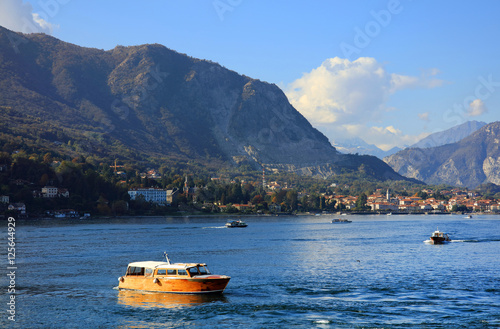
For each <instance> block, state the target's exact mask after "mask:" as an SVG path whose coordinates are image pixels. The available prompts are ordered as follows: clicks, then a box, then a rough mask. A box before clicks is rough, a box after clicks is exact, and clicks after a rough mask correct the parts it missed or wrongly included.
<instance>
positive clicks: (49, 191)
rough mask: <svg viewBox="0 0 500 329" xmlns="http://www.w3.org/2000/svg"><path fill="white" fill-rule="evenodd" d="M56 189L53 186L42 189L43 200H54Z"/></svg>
mask: <svg viewBox="0 0 500 329" xmlns="http://www.w3.org/2000/svg"><path fill="white" fill-rule="evenodd" d="M58 190H59V189H58V188H57V187H54V186H45V187H42V196H43V197H44V198H55V197H56V196H57V192H58Z"/></svg>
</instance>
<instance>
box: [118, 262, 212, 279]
mask: <svg viewBox="0 0 500 329" xmlns="http://www.w3.org/2000/svg"><path fill="white" fill-rule="evenodd" d="M210 274H211V273H210V270H209V269H208V267H207V265H206V264H199V263H176V264H169V263H167V262H154V261H146V262H135V263H130V264H129V265H128V267H127V273H126V276H145V277H181V278H192V277H195V276H200V275H210Z"/></svg>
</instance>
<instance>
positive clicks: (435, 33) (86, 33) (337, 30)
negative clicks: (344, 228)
mask: <svg viewBox="0 0 500 329" xmlns="http://www.w3.org/2000/svg"><path fill="white" fill-rule="evenodd" d="M498 13H500V2H498V1H494V0H490V1H479V2H472V1H439V2H436V1H425V0H385V1H359V0H351V1H335V0H332V1H326V0H324V1H322V0H318V1H309V2H306V1H293V0H288V1H281V0H277V1H263V0H207V1H201V0H200V1H194V0H182V1H181V0H179V1H171V0H147V1H126V0H125V1H96V0H87V1H81V0H36V1H35V0H31V1H22V0H1V2H0V25H3V26H5V27H7V28H10V29H13V30H16V31H22V32H33V30H35V27H36V30H37V31H41V32H45V33H50V34H52V35H53V36H55V37H57V38H59V39H61V40H63V41H67V42H71V43H74V44H77V45H81V46H86V47H95V48H101V49H105V50H108V49H112V48H114V47H115V46H116V45H125V46H127V45H138V44H144V43H159V44H163V45H165V46H166V47H168V48H171V49H174V50H176V51H178V52H181V53H186V54H188V55H190V56H193V57H197V58H202V59H209V60H212V61H215V62H218V63H220V64H221V65H223V66H225V67H227V68H229V69H231V70H234V71H237V72H238V73H240V74H245V75H247V76H250V77H252V78H256V79H260V80H264V81H267V82H270V83H275V84H277V85H279V86H280V87H281V88H282V89H283V91H284V92H285V93H286V94H287V96H288V98H289V100H290V102H291V103H292V104H293V105H294V106H295V108H296V109H297V110H298V111H300V112H301V113H302V114H303V115H304V116H305V117H306V118H307V119H308V120H309V121H310V122H311V123H312V124H313V126H315V127H316V128H318V129H319V130H320V131H322V132H323V133H324V134H325V135H326V136H327V137H328V138H329V139H330V140H332V141H334V140H335V141H338V140H339V139H345V138H350V137H360V138H362V139H364V140H365V141H366V142H368V143H370V144H375V145H377V146H379V147H381V148H383V149H388V148H391V147H393V146H399V147H402V146H404V145H410V144H412V143H414V142H416V141H418V139H420V138H422V137H424V136H426V135H427V134H429V133H432V132H436V131H441V130H444V129H447V128H450V127H452V126H454V125H457V124H460V123H463V122H465V121H468V120H478V121H486V122H492V121H496V120H498V114H497V113H498V108H499V107H500V65H499V60H498V59H499V58H500V42H498V32H500V19H498ZM28 20H31V22H32V23H33V24H28V23H26V22H27V21H28Z"/></svg>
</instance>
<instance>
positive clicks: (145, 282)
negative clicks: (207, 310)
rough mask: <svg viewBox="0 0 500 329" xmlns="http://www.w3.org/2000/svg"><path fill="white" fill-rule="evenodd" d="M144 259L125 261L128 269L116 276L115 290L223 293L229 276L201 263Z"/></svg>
mask: <svg viewBox="0 0 500 329" xmlns="http://www.w3.org/2000/svg"><path fill="white" fill-rule="evenodd" d="M165 258H166V261H164V262H157V261H144V262H133V263H130V264H128V267H127V272H126V274H125V275H124V276H121V277H119V278H118V281H119V284H118V289H128V290H142V291H154V292H168V293H181V294H206V293H222V292H223V291H224V289H225V288H226V286H227V284H228V283H229V280H230V279H231V277H229V276H226V275H215V274H212V273H210V270H209V269H208V267H207V265H206V264H204V263H171V262H170V259H169V258H168V256H167V255H166V254H165Z"/></svg>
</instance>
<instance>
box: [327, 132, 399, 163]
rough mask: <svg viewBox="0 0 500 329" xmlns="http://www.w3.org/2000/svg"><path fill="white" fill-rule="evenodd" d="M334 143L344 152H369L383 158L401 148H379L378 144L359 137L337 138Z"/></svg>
mask: <svg viewBox="0 0 500 329" xmlns="http://www.w3.org/2000/svg"><path fill="white" fill-rule="evenodd" d="M332 145H333V146H334V147H335V148H336V149H337V151H339V152H342V153H346V154H367V155H373V156H376V157H377V158H379V159H383V158H384V157H386V156H389V155H392V154H394V153H396V152H398V151H400V150H401V149H400V148H399V147H393V148H392V149H390V150H388V151H384V150H382V149H380V148H378V147H377V146H376V145H373V144H368V143H367V142H365V141H364V140H362V139H361V138H359V137H355V138H348V139H336V140H335V141H333V142H332Z"/></svg>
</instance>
